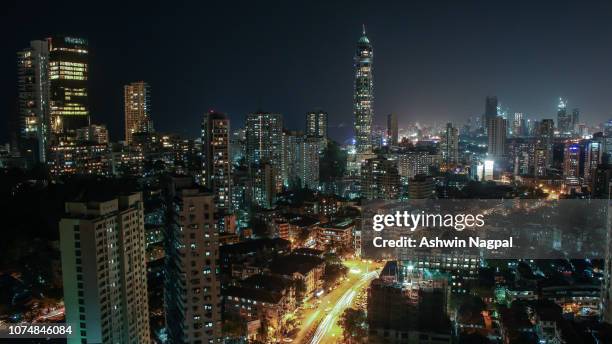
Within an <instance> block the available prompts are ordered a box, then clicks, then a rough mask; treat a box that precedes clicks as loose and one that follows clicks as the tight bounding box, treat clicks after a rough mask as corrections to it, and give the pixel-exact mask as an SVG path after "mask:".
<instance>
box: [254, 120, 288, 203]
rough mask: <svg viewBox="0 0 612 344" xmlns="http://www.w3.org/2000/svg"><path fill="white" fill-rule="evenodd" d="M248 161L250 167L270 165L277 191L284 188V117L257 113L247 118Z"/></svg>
mask: <svg viewBox="0 0 612 344" xmlns="http://www.w3.org/2000/svg"><path fill="white" fill-rule="evenodd" d="M245 127H246V161H247V164H248V165H249V166H253V165H258V164H261V163H264V162H268V163H270V165H271V167H272V170H273V174H274V178H275V190H276V192H280V191H281V190H282V187H283V168H282V166H283V164H282V162H283V117H282V115H281V114H278V113H268V112H256V113H252V114H249V115H248V116H247V118H246V123H245Z"/></svg>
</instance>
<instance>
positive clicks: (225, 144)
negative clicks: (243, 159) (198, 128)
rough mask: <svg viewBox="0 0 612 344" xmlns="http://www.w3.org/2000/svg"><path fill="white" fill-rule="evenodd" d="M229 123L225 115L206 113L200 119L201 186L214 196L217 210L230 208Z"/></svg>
mask: <svg viewBox="0 0 612 344" xmlns="http://www.w3.org/2000/svg"><path fill="white" fill-rule="evenodd" d="M229 135H230V121H229V118H228V117H227V115H225V114H222V113H217V112H212V111H211V112H208V113H206V114H204V118H203V119H202V178H201V183H202V185H204V186H206V187H208V188H209V189H210V190H211V191H212V193H213V195H214V196H215V204H216V206H217V210H229V209H230V206H231V199H230V197H231V190H230V188H231V180H232V179H231V168H232V166H231V163H230V140H229Z"/></svg>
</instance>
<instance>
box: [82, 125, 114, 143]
mask: <svg viewBox="0 0 612 344" xmlns="http://www.w3.org/2000/svg"><path fill="white" fill-rule="evenodd" d="M76 140H77V141H88V142H94V143H98V144H108V143H109V141H108V129H106V125H104V124H92V125H90V126H87V127H83V128H79V129H77V130H76Z"/></svg>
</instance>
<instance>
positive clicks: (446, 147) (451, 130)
mask: <svg viewBox="0 0 612 344" xmlns="http://www.w3.org/2000/svg"><path fill="white" fill-rule="evenodd" d="M442 155H443V159H444V163H445V164H446V165H447V166H450V165H455V164H457V163H458V162H459V130H458V129H457V128H456V127H454V126H453V124H452V123H447V124H446V132H445V133H444V140H443V142H442Z"/></svg>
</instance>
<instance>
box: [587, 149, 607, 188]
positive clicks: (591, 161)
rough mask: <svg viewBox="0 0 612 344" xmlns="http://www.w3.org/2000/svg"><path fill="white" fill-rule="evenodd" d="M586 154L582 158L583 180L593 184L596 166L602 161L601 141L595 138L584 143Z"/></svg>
mask: <svg viewBox="0 0 612 344" xmlns="http://www.w3.org/2000/svg"><path fill="white" fill-rule="evenodd" d="M585 150H586V156H585V160H584V182H585V183H586V184H588V185H592V184H593V180H594V178H595V173H596V172H597V166H599V165H600V164H601V162H602V153H603V152H602V150H601V143H599V141H597V140H592V141H587V142H586V143H585Z"/></svg>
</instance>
